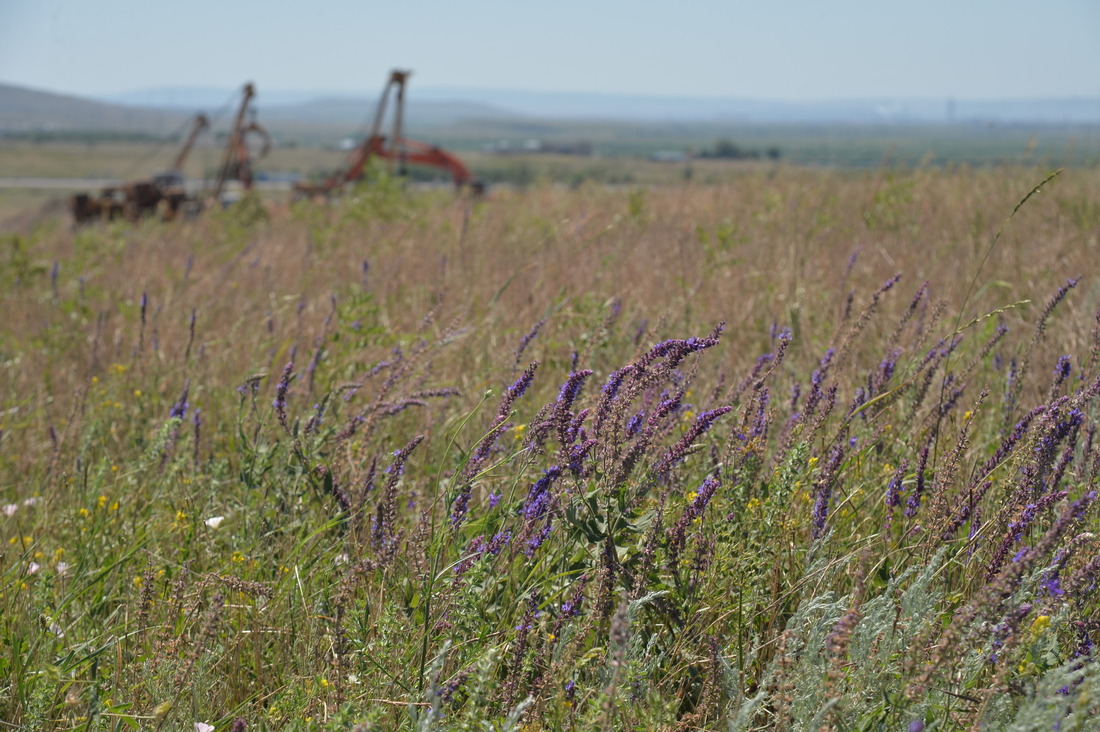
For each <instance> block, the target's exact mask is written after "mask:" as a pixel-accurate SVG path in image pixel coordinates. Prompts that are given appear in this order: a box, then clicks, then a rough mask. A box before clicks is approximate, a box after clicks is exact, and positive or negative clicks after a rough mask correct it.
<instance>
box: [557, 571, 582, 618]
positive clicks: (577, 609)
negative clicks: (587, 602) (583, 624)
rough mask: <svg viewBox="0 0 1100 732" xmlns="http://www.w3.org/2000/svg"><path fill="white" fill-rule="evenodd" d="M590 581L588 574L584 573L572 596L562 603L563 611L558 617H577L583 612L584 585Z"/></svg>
mask: <svg viewBox="0 0 1100 732" xmlns="http://www.w3.org/2000/svg"><path fill="white" fill-rule="evenodd" d="M587 581H588V575H586V574H582V575H581V577H580V579H579V580H577V587H576V589H575V590H574V591H573V595H572V597H570V598H569V599H568V600H566V601H565V602H563V603H562V604H561V613H560V614H559V616H558V617H561V618H575V617H577V616H578V615H580V614H581V603H582V602H583V601H584V585H585V583H586V582H587Z"/></svg>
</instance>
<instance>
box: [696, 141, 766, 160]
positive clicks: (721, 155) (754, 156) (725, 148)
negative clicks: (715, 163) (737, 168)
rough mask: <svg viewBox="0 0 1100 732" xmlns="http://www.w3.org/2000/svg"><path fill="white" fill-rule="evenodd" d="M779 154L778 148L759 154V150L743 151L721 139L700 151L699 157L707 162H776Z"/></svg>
mask: <svg viewBox="0 0 1100 732" xmlns="http://www.w3.org/2000/svg"><path fill="white" fill-rule="evenodd" d="M781 154H782V153H781V152H780V150H779V148H778V147H774V146H772V147H769V148H767V149H766V150H764V152H763V153H761V152H760V151H759V150H748V149H745V148H743V147H741V146H740V145H738V144H737V143H736V142H734V141H733V140H730V139H728V138H722V139H720V140H717V141H715V143H714V146H713V147H709V148H706V149H704V150H702V151H701V152H700V153H699V157H700V158H704V159H708V160H759V159H760V158H765V157H766V158H768V159H769V160H778V159H779V158H780V155H781Z"/></svg>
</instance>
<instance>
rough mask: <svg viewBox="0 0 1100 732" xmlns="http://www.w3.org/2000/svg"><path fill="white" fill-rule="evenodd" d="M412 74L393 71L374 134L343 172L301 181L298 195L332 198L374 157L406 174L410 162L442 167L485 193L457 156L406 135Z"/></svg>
mask: <svg viewBox="0 0 1100 732" xmlns="http://www.w3.org/2000/svg"><path fill="white" fill-rule="evenodd" d="M411 75H412V72H411V71H405V70H401V69H394V70H393V71H391V72H390V76H389V78H388V79H387V80H386V85H385V86H384V87H383V88H382V96H381V97H380V98H379V100H378V107H377V108H376V109H375V113H374V122H373V124H372V125H371V130H370V134H368V135H367V136H366V137H365V138H363V142H361V143H360V144H359V145H358V146H357V147H356V148H355V150H353V151H352V152H351V153H350V154H349V155H348V157H347V159H346V160H345V164H344V168H343V169H342V170H340V171H337V172H336V173H334V174H333V175H331V176H329V177H328V178H326V179H325V180H323V181H321V182H320V183H307V182H300V183H297V184H295V186H294V194H295V195H296V196H302V195H306V196H316V195H329V194H331V193H333V192H334V191H336V190H338V189H339V188H341V187H343V186H344V185H346V184H348V183H353V182H355V181H357V180H360V179H361V178H362V177H363V173H364V171H365V170H366V167H367V164H368V163H370V161H371V158H379V159H381V160H388V161H391V162H394V163H397V164H398V170H399V172H404V166H405V164H406V163H412V164H415V165H426V166H429V167H433V168H438V169H440V170H445V171H447V172H448V173H450V174H451V178H452V179H453V180H454V183H455V187H457V188H462V187H464V186H469V187H471V188H472V189H473V190H474V192H475V193H481V192H482V191H483V190H484V187H483V185H482V184H481V183H480V182H478V181H475V180H474V179H473V176H472V175H471V174H470V171H469V169H468V168H467V167H466V165H465V164H464V163H463V162H462V161H461V160H459V159H458V157H456V156H455V155H454V154H452V153H449V152H447V151H446V150H444V149H442V148H440V147H438V146H436V145H431V144H429V143H426V142H421V141H419V140H412V139H409V138H407V137H405V136H404V124H405V87H406V85H407V83H408V79H409V76H411ZM391 96H393V97H396V100H395V102H394V110H393V113H394V117H393V129H392V132H391V134H390V135H389V136H388V137H387V136H385V135H383V134H382V125H383V122H384V120H385V116H386V109H387V107H388V105H389V100H390V97H391Z"/></svg>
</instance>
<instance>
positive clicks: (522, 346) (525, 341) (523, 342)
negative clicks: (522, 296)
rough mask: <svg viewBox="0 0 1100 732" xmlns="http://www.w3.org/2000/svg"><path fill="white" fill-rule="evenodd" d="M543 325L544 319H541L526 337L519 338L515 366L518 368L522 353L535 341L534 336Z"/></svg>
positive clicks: (544, 323)
mask: <svg viewBox="0 0 1100 732" xmlns="http://www.w3.org/2000/svg"><path fill="white" fill-rule="evenodd" d="M544 325H546V318H543V319H542V320H540V321H539V322H538V323H536V324H535V327H534V328H532V329H531V330H530V332H529V333H527V335H525V336H523V338H520V340H519V347H518V348H516V363H515V365H516V366H519V360H520V358H522V357H523V352H524V351H526V350H527V346H529V345H530V344H531V341H533V340H535V336H537V335H538V334H539V330H541V329H542V326H544Z"/></svg>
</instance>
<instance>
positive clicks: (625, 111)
mask: <svg viewBox="0 0 1100 732" xmlns="http://www.w3.org/2000/svg"><path fill="white" fill-rule="evenodd" d="M237 94H238V92H237V91H236V90H234V89H231V88H224V89H218V88H191V87H164V88H160V89H147V90H142V91H135V92H128V93H126V94H121V95H116V96H114V97H111V98H110V99H99V100H95V99H85V98H81V97H74V96H65V95H61V94H53V93H50V92H44V91H38V90H33V89H27V88H23V87H19V86H14V85H4V84H0V134H2V133H5V132H8V133H11V132H23V133H26V132H47V133H51V132H53V133H61V134H65V133H84V132H95V133H100V132H104V133H123V134H130V133H133V134H144V135H154V136H160V137H171V136H175V135H178V134H180V133H181V131H182V129H183V127H185V126H186V122H187V119H188V118H189V117H190V116H191V115H192V114H194V113H195V112H198V111H203V112H206V113H207V114H208V115H212V116H214V117H215V129H221V130H224V129H225V128H226V126H227V125H228V123H229V120H230V119H231V117H232V111H233V108H234V107H235V105H236V103H237ZM376 101H377V98H376V97H372V96H366V95H350V94H349V95H342V94H331V93H329V94H320V95H311V93H310V92H303V91H297V92H294V91H283V92H273V91H267V92H265V91H264V89H263V87H262V85H258V94H257V97H256V108H257V110H258V112H259V119H260V121H261V122H262V123H263V124H264V125H265V126H266V127H267V128H268V129H269V130H271V132H272V133H273V134H275V135H276V137H277V138H281V139H283V140H285V141H290V142H297V143H300V144H316V143H320V144H330V143H332V142H334V141H336V140H339V139H341V138H345V137H353V136H356V135H358V134H361V133H362V132H363V131H364V130H365V129H366V127H367V126H368V125H369V123H370V120H371V118H372V117H373V114H374V106H375V104H376ZM123 102H125V103H123ZM406 122H407V126H408V129H409V131H410V134H412V135H413V136H417V135H418V134H419V135H425V136H428V137H431V138H438V137H440V136H441V135H443V136H450V137H451V138H455V137H456V136H457V137H463V138H465V137H467V136H468V135H469V133H470V132H471V131H476V130H480V133H479V134H477V135H476V136H477V137H478V138H479V139H481V140H486V139H488V138H486V137H485V135H486V134H490V133H489V130H492V129H497V130H499V133H500V134H501V135H502V136H504V137H509V136H513V135H523V136H530V137H538V136H543V135H547V134H550V133H551V129H552V130H558V128H560V127H561V125H562V124H567V126H569V127H576V125H577V124H581V125H582V126H585V127H587V126H590V124H592V123H597V122H598V123H601V124H603V123H609V124H612V125H616V126H617V127H616V131H615V133H614V134H615V135H616V136H621V135H622V134H624V133H623V130H622V129H621V128H622V127H623V126H624V125H634V126H638V125H643V126H645V127H646V128H648V130H647V132H646V134H647V135H650V134H655V135H657V136H658V137H660V136H662V135H663V134H664V132H674V131H675V128H677V126H682V125H690V126H692V127H699V126H700V125H701V126H708V127H709V126H713V125H722V126H737V125H771V126H774V125H781V126H782V125H787V126H791V125H829V126H844V125H865V126H866V125H887V126H889V125H943V124H945V123H953V124H955V125H969V124H981V125H983V126H984V125H989V124H1008V125H1012V124H1026V125H1085V126H1087V127H1089V128H1095V127H1097V126H1098V125H1100V100H1097V99H1085V98H1079V99H1045V100H1042V99H1040V100H1015V101H1012V100H1010V101H975V100H947V99H944V100H927V99H925V100H920V99H916V100H913V99H910V100H905V99H901V100H886V99H884V100H824V101H803V102H796V101H767V100H745V99H732V98H706V97H674V96H646V95H631V94H589V93H570V92H535V91H515V90H513V91H509V90H485V89H432V88H423V89H422V88H419V87H415V86H414V87H412V88H411V89H410V91H409V97H408V108H407V110H406ZM546 127H548V129H546V130H542V128H546ZM659 128H661V129H663V130H664V132H662V131H661V129H659ZM540 130H542V131H540ZM559 131H560V130H559ZM575 132H576V131H574V132H572V133H569V134H575ZM563 134H564V133H563ZM707 134H710V132H708V133H707ZM719 134H722V133H720V132H719ZM471 139H472V138H471ZM578 139H579V137H578Z"/></svg>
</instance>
